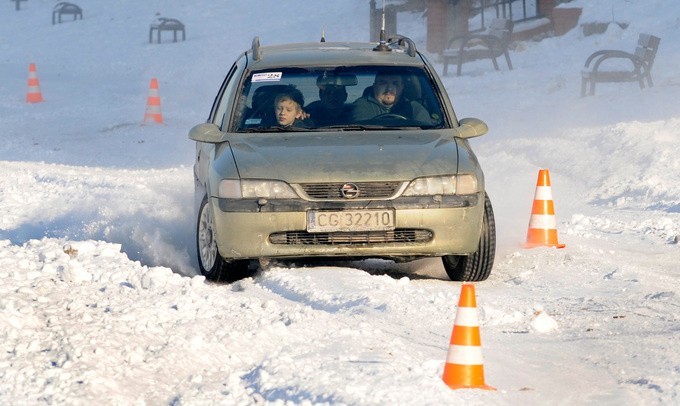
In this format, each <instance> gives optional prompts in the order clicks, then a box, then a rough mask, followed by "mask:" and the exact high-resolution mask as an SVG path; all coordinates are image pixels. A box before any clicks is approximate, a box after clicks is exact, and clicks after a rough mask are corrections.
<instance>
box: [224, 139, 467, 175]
mask: <svg viewBox="0 0 680 406" xmlns="http://www.w3.org/2000/svg"><path fill="white" fill-rule="evenodd" d="M453 131H455V130H427V131H394V132H390V133H387V134H386V132H385V131H372V132H371V131H355V132H323V133H320V132H308V133H290V134H289V133H270V134H258V135H253V134H247V135H243V136H239V137H238V138H237V139H232V140H231V142H230V145H231V150H232V153H233V156H234V159H235V162H236V166H237V168H238V171H239V174H240V176H241V178H251V179H281V180H285V181H287V182H289V183H306V182H328V181H342V182H346V181H352V182H361V181H371V180H373V181H374V180H410V179H413V178H417V177H420V176H428V175H443V174H455V173H456V171H457V166H458V148H457V146H456V142H455V141H454V138H453V137H452V132H453Z"/></svg>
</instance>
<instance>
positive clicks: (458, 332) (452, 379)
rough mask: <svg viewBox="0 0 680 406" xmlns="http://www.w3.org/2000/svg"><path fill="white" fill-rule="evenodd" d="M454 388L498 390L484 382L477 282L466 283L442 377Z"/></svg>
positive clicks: (461, 292)
mask: <svg viewBox="0 0 680 406" xmlns="http://www.w3.org/2000/svg"><path fill="white" fill-rule="evenodd" d="M442 379H443V380H444V383H446V384H447V385H448V386H449V387H450V388H451V389H486V390H496V388H494V387H491V386H489V385H487V384H486V383H484V358H483V357H482V340H481V338H480V335H479V321H478V319H477V299H476V298H475V286H474V285H473V284H471V283H464V284H463V286H462V287H461V291H460V299H459V300H458V311H457V312H456V320H455V322H454V324H453V332H451V342H450V346H449V353H448V355H447V357H446V365H445V366H444V376H443V377H442Z"/></svg>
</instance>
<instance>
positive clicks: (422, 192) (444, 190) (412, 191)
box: [403, 174, 478, 196]
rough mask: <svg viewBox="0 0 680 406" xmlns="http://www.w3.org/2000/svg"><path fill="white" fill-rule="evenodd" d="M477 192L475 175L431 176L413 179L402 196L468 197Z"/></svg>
mask: <svg viewBox="0 0 680 406" xmlns="http://www.w3.org/2000/svg"><path fill="white" fill-rule="evenodd" d="M477 191H478V190H477V178H476V177H475V175H472V174H464V175H458V176H456V175H449V176H433V177H428V178H418V179H414V180H413V181H411V183H410V184H409V185H408V187H407V188H406V190H405V191H404V194H403V196H434V195H455V194H459V195H468V194H472V193H476V192H477Z"/></svg>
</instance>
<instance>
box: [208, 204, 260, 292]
mask: <svg viewBox="0 0 680 406" xmlns="http://www.w3.org/2000/svg"><path fill="white" fill-rule="evenodd" d="M196 223H197V224H196V252H197V254H198V266H199V268H200V270H201V273H202V274H203V275H205V277H206V278H207V279H209V280H212V281H224V282H233V281H236V280H238V279H242V278H244V277H246V276H248V273H249V272H248V266H249V262H250V261H247V260H231V261H227V260H225V259H224V258H222V255H220V252H219V249H218V248H217V242H216V241H215V222H214V221H213V215H212V211H211V210H210V205H208V197H207V196H205V197H204V198H203V201H202V202H201V208H200V209H199V211H198V221H197V222H196Z"/></svg>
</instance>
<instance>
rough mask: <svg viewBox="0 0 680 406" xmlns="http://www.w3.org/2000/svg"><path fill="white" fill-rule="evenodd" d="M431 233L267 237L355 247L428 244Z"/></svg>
mask: <svg viewBox="0 0 680 406" xmlns="http://www.w3.org/2000/svg"><path fill="white" fill-rule="evenodd" d="M430 240H432V231H429V230H419V229H412V228H405V229H397V230H389V231H364V232H337V233H308V232H306V231H286V232H282V233H274V234H271V235H270V236H269V241H270V242H271V243H272V244H284V245H356V244H389V243H407V242H418V243H423V242H428V241H430Z"/></svg>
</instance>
